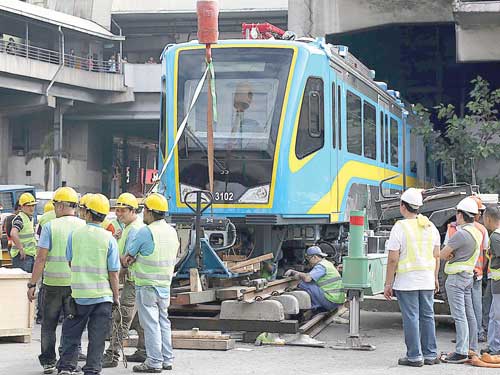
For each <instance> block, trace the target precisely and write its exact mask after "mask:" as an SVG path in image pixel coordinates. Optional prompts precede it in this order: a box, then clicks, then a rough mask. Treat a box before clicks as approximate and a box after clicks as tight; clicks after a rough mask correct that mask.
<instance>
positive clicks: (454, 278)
mask: <svg viewBox="0 0 500 375" xmlns="http://www.w3.org/2000/svg"><path fill="white" fill-rule="evenodd" d="M472 283H473V280H472V275H471V276H462V275H460V274H456V275H448V278H447V279H446V283H445V287H446V295H447V296H448V304H449V305H450V310H451V316H452V317H453V320H455V330H456V337H457V345H456V349H455V352H457V353H458V354H462V355H467V354H468V353H469V349H471V350H473V351H475V352H477V351H478V341H477V322H476V315H475V314H474V307H473V305H472Z"/></svg>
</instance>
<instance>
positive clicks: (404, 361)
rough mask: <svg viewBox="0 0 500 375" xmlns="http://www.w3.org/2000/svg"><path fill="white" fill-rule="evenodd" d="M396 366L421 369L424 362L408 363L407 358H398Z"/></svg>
mask: <svg viewBox="0 0 500 375" xmlns="http://www.w3.org/2000/svg"><path fill="white" fill-rule="evenodd" d="M398 365H400V366H410V367H422V366H423V365H424V361H410V360H408V358H399V360H398Z"/></svg>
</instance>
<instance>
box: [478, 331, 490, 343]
mask: <svg viewBox="0 0 500 375" xmlns="http://www.w3.org/2000/svg"><path fill="white" fill-rule="evenodd" d="M477 341H478V342H487V341H488V337H487V336H486V333H483V334H481V335H479V336H478V338H477Z"/></svg>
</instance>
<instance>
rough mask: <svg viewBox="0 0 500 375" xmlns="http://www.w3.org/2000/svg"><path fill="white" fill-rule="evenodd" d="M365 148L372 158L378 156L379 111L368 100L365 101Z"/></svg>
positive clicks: (366, 154)
mask: <svg viewBox="0 0 500 375" xmlns="http://www.w3.org/2000/svg"><path fill="white" fill-rule="evenodd" d="M363 139H364V142H363V145H364V146H363V149H364V153H365V154H364V155H365V157H367V158H370V159H376V158H377V112H376V111H375V107H374V106H373V105H371V104H370V103H368V102H364V103H363Z"/></svg>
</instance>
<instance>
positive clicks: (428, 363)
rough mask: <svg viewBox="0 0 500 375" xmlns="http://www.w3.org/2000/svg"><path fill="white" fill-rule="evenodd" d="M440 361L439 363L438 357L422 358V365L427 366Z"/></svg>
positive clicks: (437, 363)
mask: <svg viewBox="0 0 500 375" xmlns="http://www.w3.org/2000/svg"><path fill="white" fill-rule="evenodd" d="M440 363H441V360H440V359H439V358H434V359H424V365H427V366H432V365H439V364H440Z"/></svg>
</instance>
